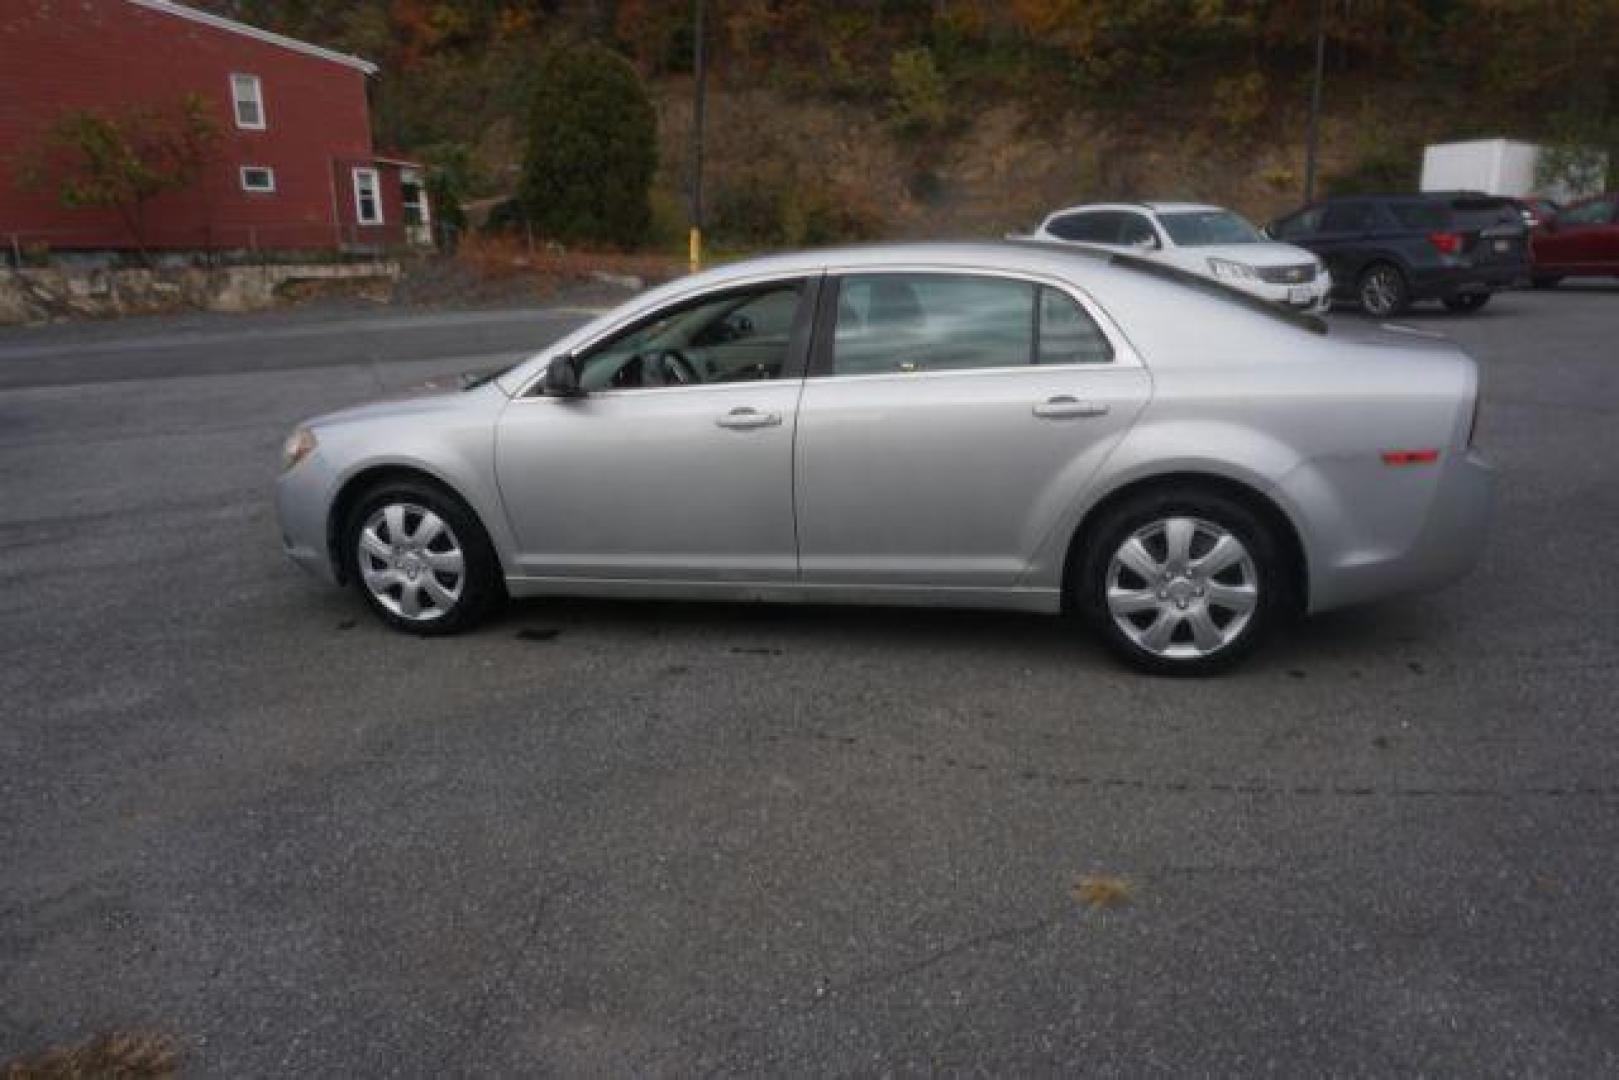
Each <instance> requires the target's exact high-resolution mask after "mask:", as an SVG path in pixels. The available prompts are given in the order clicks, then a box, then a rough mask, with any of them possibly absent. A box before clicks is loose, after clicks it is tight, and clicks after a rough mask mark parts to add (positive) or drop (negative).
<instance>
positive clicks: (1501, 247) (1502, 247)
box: [1495, 240, 1512, 254]
mask: <svg viewBox="0 0 1619 1080" xmlns="http://www.w3.org/2000/svg"><path fill="white" fill-rule="evenodd" d="M1495 250H1496V252H1497V254H1504V253H1505V252H1508V251H1511V250H1512V241H1510V240H1497V241H1496V242H1495Z"/></svg>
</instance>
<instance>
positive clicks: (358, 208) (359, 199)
mask: <svg viewBox="0 0 1619 1080" xmlns="http://www.w3.org/2000/svg"><path fill="white" fill-rule="evenodd" d="M354 217H355V219H356V220H357V221H359V223H360V224H361V225H381V224H382V187H381V184H379V183H378V181H377V170H375V169H355V170H354Z"/></svg>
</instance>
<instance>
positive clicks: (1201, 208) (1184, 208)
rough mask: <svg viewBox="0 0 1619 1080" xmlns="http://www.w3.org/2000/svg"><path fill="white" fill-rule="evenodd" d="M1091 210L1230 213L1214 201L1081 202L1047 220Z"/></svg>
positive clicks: (1050, 216)
mask: <svg viewBox="0 0 1619 1080" xmlns="http://www.w3.org/2000/svg"><path fill="white" fill-rule="evenodd" d="M1089 210H1134V211H1136V212H1137V213H1139V212H1141V211H1142V210H1147V211H1150V212H1151V213H1154V214H1181V213H1211V212H1212V213H1228V212H1229V211H1228V210H1227V208H1226V207H1224V206H1215V205H1213V204H1212V203H1193V202H1107V203H1079V204H1078V205H1076V206H1068V207H1064V208H1063V209H1061V210H1053V211H1052V212H1051V213H1050V214H1047V215H1046V220H1048V221H1049V220H1050V219H1051V218H1054V217H1056V216H1058V215H1059V214H1076V213H1079V212H1081V211H1089Z"/></svg>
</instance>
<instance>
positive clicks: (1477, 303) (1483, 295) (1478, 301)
mask: <svg viewBox="0 0 1619 1080" xmlns="http://www.w3.org/2000/svg"><path fill="white" fill-rule="evenodd" d="M1489 302H1490V294H1489V293H1487V292H1480V293H1462V294H1461V295H1460V296H1447V297H1445V306H1446V307H1447V308H1449V309H1450V310H1451V311H1456V312H1464V313H1465V312H1471V311H1477V310H1478V309H1479V308H1481V307H1483V306H1484V305H1485V304H1488V303H1489Z"/></svg>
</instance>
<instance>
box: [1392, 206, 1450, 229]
mask: <svg viewBox="0 0 1619 1080" xmlns="http://www.w3.org/2000/svg"><path fill="white" fill-rule="evenodd" d="M1389 213H1391V214H1393V215H1394V220H1395V221H1398V222H1399V223H1400V226H1401V227H1402V228H1406V229H1416V230H1418V231H1422V232H1428V231H1432V230H1437V229H1448V228H1450V211H1449V210H1448V209H1447V208H1446V207H1445V205H1444V204H1443V203H1436V202H1399V203H1390V204H1389Z"/></svg>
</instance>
